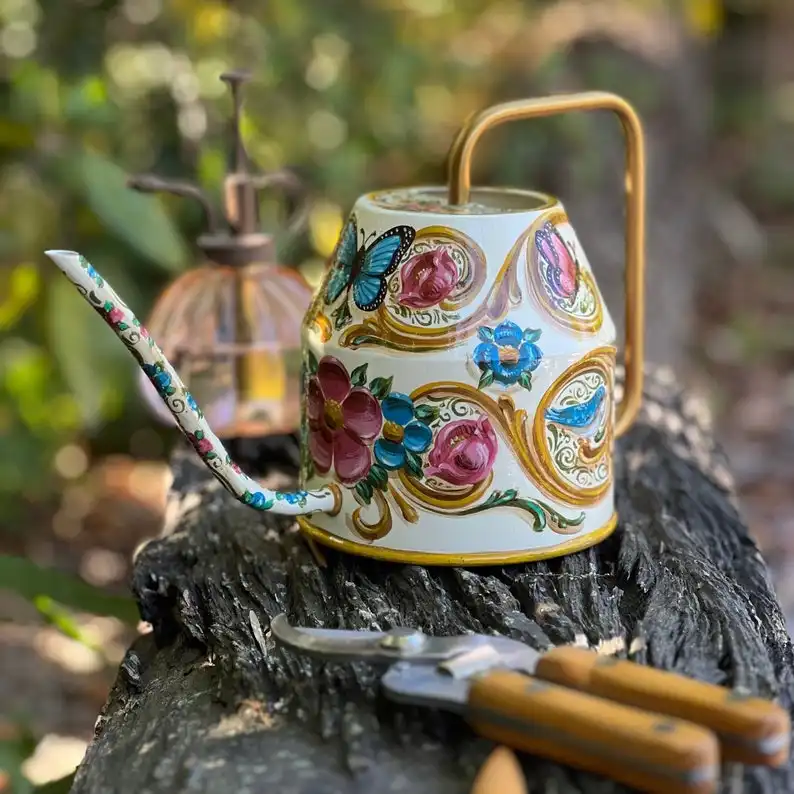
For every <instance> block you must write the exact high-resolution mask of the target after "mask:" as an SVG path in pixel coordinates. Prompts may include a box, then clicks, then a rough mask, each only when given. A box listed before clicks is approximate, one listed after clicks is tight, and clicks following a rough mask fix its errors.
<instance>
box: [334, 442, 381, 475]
mask: <svg viewBox="0 0 794 794" xmlns="http://www.w3.org/2000/svg"><path fill="white" fill-rule="evenodd" d="M371 466H372V457H371V454H370V451H369V448H368V447H365V446H364V445H363V444H362V443H361V442H360V441H359V440H358V439H356V438H353V436H351V435H350V434H349V433H346V432H345V431H344V430H342V431H341V432H339V433H337V434H336V436H335V437H334V467H335V468H336V476H337V477H338V478H339V482H341V483H342V484H343V485H355V484H356V483H357V482H358V481H359V480H363V479H364V477H366V476H367V475H368V474H369V470H370V467H371Z"/></svg>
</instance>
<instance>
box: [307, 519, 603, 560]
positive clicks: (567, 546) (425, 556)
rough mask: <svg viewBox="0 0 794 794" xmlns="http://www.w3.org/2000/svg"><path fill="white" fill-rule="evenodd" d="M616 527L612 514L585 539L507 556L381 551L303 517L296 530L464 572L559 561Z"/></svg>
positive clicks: (342, 545) (339, 545) (352, 549)
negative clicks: (543, 561)
mask: <svg viewBox="0 0 794 794" xmlns="http://www.w3.org/2000/svg"><path fill="white" fill-rule="evenodd" d="M617 523H618V514H617V513H613V514H612V517H611V518H610V519H609V521H607V523H606V524H604V526H603V527H600V528H599V529H596V530H595V531H594V532H588V533H587V534H585V535H580V536H578V537H576V538H573V539H572V540H568V541H566V542H565V543H560V544H558V545H557V546H550V547H549V548H546V549H533V550H532V551H509V552H500V551H495V552H490V551H489V552H483V553H479V554H438V553H436V552H428V551H398V550H397V549H384V548H380V547H379V546H371V545H367V544H364V543H356V542H355V541H352V540H344V539H343V538H339V537H337V536H336V535H332V534H331V533H330V532H328V531H327V530H325V529H322V528H321V527H318V526H316V525H315V524H312V522H311V521H310V520H309V519H308V518H307V517H306V516H298V526H299V527H300V530H301V532H303V534H304V535H305V536H306V537H307V539H310V540H316V541H317V542H318V543H321V544H322V545H323V546H327V547H328V548H330V549H336V551H343V552H345V553H347V554H353V555H356V556H358V557H369V558H370V559H373V560H384V561H385V562H398V563H404V564H406V565H453V566H459V567H465V568H468V567H473V566H476V565H511V564H513V563H518V562H538V561H540V560H551V559H553V558H554V557H562V556H563V555H565V554H573V553H574V552H577V551H582V550H583V549H589V548H590V547H591V546H595V545H597V544H598V543H600V542H601V541H602V540H604V539H605V538H608V537H609V536H610V535H611V534H612V533H613V532H614V530H615V527H616V526H617Z"/></svg>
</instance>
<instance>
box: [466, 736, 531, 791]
mask: <svg viewBox="0 0 794 794" xmlns="http://www.w3.org/2000/svg"><path fill="white" fill-rule="evenodd" d="M471 794H529V792H528V791H527V781H526V778H525V777H524V770H523V769H521V764H520V763H519V762H518V759H517V758H516V754H515V753H514V752H513V751H512V750H510V749H508V748H507V747H504V746H500V747H497V748H496V749H495V750H494V751H493V752H492V753H491V754H490V755H489V756H488V758H487V759H486V761H485V763H484V764H483V765H482V767H480V771H479V772H478V773H477V777H475V778H474V785H473V786H472V787H471Z"/></svg>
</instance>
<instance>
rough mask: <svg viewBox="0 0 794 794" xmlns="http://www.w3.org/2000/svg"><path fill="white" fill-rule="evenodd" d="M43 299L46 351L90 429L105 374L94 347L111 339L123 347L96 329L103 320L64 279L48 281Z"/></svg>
mask: <svg viewBox="0 0 794 794" xmlns="http://www.w3.org/2000/svg"><path fill="white" fill-rule="evenodd" d="M47 302H48V305H47V312H46V314H45V316H44V319H45V322H46V324H47V336H48V341H49V347H50V350H51V351H52V354H53V356H54V357H55V360H56V361H57V363H58V366H59V368H60V371H61V375H62V376H63V380H64V381H65V384H66V386H67V387H68V389H69V391H70V392H71V393H72V394H73V395H74V399H75V400H76V401H77V404H78V405H79V406H80V412H81V414H82V417H83V424H84V425H85V426H86V427H87V428H90V427H92V426H95V425H97V424H99V423H100V422H101V420H102V415H101V408H102V386H103V385H104V384H105V383H106V382H107V374H109V373H107V372H106V371H105V370H104V369H103V367H102V359H101V358H99V357H98V356H97V350H96V348H97V346H98V344H99V345H102V347H105V346H106V343H107V342H108V339H110V341H111V342H113V346H114V350H118V351H122V350H123V347H122V345H121V343H120V342H118V341H116V340H113V339H112V336H113V332H112V331H111V330H110V329H108V328H106V329H105V330H102V329H101V328H100V326H102V325H104V324H105V323H104V322H103V321H102V320H101V319H100V318H99V317H98V316H96V314H95V312H92V311H91V309H89V308H88V307H87V306H85V305H84V302H83V299H82V298H81V297H80V295H79V294H78V292H77V290H76V289H75V288H74V287H73V286H72V284H71V283H70V282H69V281H67V280H66V279H65V278H58V279H55V280H53V281H51V282H50V287H49V293H48V295H47ZM102 358H106V356H103V357H102ZM98 359H99V360H98Z"/></svg>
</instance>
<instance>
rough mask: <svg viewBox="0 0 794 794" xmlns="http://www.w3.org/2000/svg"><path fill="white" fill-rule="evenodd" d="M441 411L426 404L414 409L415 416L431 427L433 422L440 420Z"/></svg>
mask: <svg viewBox="0 0 794 794" xmlns="http://www.w3.org/2000/svg"><path fill="white" fill-rule="evenodd" d="M440 412H441V411H440V409H439V408H437V407H436V406H435V405H427V403H424V404H422V405H417V406H416V407H415V408H414V416H415V417H416V418H417V419H418V420H419V421H420V422H424V423H425V424H426V425H431V424H433V422H435V421H436V419H438V415H439V413H440Z"/></svg>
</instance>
